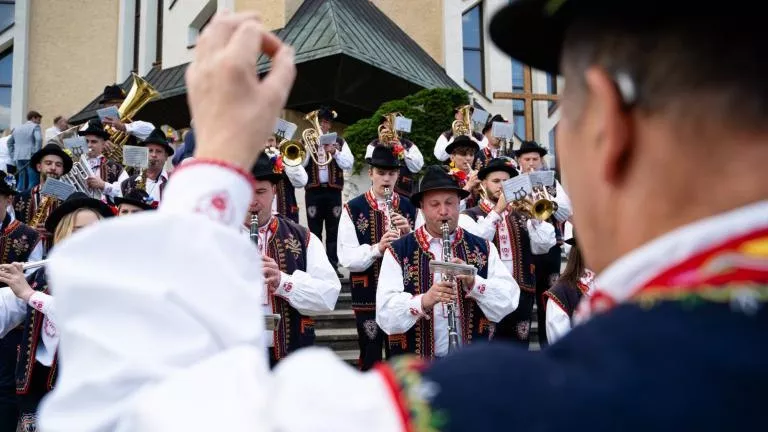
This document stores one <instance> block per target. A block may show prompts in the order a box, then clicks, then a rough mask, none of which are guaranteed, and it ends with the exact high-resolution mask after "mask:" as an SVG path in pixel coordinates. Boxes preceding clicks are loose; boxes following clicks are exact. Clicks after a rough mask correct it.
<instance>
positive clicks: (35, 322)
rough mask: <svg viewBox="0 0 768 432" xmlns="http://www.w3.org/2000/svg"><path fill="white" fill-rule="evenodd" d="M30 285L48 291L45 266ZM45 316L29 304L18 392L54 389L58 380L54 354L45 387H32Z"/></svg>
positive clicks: (17, 381) (41, 290)
mask: <svg viewBox="0 0 768 432" xmlns="http://www.w3.org/2000/svg"><path fill="white" fill-rule="evenodd" d="M28 280H29V281H30V286H31V287H32V289H33V290H35V291H39V292H42V293H45V294H49V292H48V281H47V279H46V277H45V268H40V269H38V270H37V271H35V272H34V273H32V275H31V276H30V277H29V278H28ZM44 317H45V316H44V315H43V313H42V312H40V311H38V310H37V309H34V308H33V307H31V306H27V316H26V318H25V319H24V332H23V335H22V337H21V344H20V345H19V359H18V361H17V362H16V394H20V395H23V394H28V393H29V392H30V391H32V390H38V391H39V390H44V391H50V390H51V389H53V385H54V383H55V382H56V375H57V369H58V368H57V367H56V366H57V363H58V361H57V359H56V357H57V356H55V355H54V358H53V364H51V369H50V372H49V373H48V377H47V379H46V380H45V383H46V386H45V389H32V388H31V383H32V374H33V373H35V370H36V369H37V367H36V366H37V360H36V359H35V355H36V353H37V346H38V345H39V344H41V343H43V341H42V336H41V334H42V333H41V332H42V330H43V318H44Z"/></svg>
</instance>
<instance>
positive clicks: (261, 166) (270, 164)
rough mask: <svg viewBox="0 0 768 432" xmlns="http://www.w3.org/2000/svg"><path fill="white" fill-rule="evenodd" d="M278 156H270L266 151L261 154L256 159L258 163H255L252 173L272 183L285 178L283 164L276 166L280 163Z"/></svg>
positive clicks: (256, 177) (255, 176) (257, 177)
mask: <svg viewBox="0 0 768 432" xmlns="http://www.w3.org/2000/svg"><path fill="white" fill-rule="evenodd" d="M278 157H279V156H276V157H274V158H273V157H270V156H269V155H267V154H266V153H265V152H261V154H259V158H258V159H256V163H255V164H253V168H252V169H251V174H253V177H254V178H255V179H256V180H266V181H269V182H271V183H272V184H277V183H278V182H280V181H281V180H282V179H283V171H282V167H281V166H276V165H279V164H281V163H278V161H277V158H278Z"/></svg>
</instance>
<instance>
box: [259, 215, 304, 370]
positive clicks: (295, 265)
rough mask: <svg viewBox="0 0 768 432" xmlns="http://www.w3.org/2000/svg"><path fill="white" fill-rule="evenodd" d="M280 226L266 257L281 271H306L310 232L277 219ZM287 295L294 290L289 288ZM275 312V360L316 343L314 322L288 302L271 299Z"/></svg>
mask: <svg viewBox="0 0 768 432" xmlns="http://www.w3.org/2000/svg"><path fill="white" fill-rule="evenodd" d="M275 221H276V222H277V226H276V227H275V228H274V234H273V235H272V238H270V239H269V242H268V243H267V246H266V251H267V256H268V257H270V258H272V259H273V260H275V261H276V262H277V265H278V266H279V267H280V270H281V271H283V272H285V273H286V274H293V272H295V271H297V270H301V271H306V270H307V246H309V239H310V234H309V230H308V229H307V228H304V227H303V226H301V225H299V224H297V223H294V222H292V221H291V220H289V219H286V218H284V217H281V216H276V217H275ZM285 289H286V290H287V291H290V289H291V287H290V285H289V286H286V288H285ZM272 312H273V313H276V314H280V317H281V318H280V322H279V324H278V325H277V328H275V331H274V347H273V348H272V349H273V350H274V352H275V358H276V359H278V360H279V359H281V358H283V357H285V356H286V355H288V354H289V353H291V352H293V351H296V350H297V349H299V348H301V347H305V346H310V345H314V343H315V320H314V319H312V318H311V317H308V316H305V315H302V314H301V313H300V312H299V311H297V310H296V309H294V308H293V307H292V306H291V305H290V304H289V303H288V301H287V300H285V299H283V298H281V297H279V296H272Z"/></svg>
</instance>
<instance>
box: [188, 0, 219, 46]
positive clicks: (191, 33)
mask: <svg viewBox="0 0 768 432" xmlns="http://www.w3.org/2000/svg"><path fill="white" fill-rule="evenodd" d="M215 14H216V0H208V3H206V5H205V6H204V7H203V9H202V10H201V11H200V13H199V14H197V16H196V17H195V19H193V20H192V22H191V23H190V24H189V29H188V30H187V48H192V47H194V46H195V45H196V44H197V38H198V37H199V36H200V32H201V31H203V29H204V28H205V26H207V25H208V23H209V22H211V18H213V16H214V15H215Z"/></svg>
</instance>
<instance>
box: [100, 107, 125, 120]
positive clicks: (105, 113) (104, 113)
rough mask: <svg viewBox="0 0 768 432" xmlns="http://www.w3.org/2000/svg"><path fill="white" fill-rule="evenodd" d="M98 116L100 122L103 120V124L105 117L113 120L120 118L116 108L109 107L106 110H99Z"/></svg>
mask: <svg viewBox="0 0 768 432" xmlns="http://www.w3.org/2000/svg"><path fill="white" fill-rule="evenodd" d="M96 114H98V116H99V120H101V121H102V122H103V121H104V118H105V117H109V118H111V119H119V118H120V113H119V112H118V111H117V107H116V106H108V107H106V108H100V109H97V110H96Z"/></svg>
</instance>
